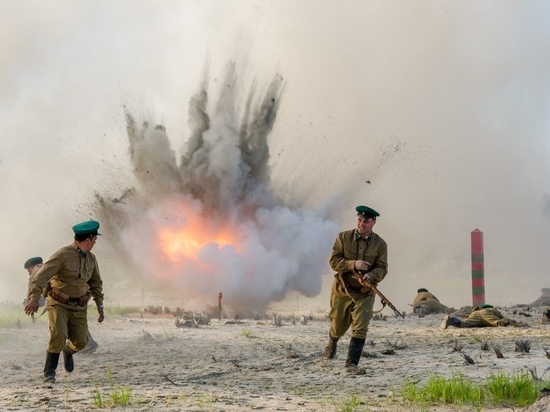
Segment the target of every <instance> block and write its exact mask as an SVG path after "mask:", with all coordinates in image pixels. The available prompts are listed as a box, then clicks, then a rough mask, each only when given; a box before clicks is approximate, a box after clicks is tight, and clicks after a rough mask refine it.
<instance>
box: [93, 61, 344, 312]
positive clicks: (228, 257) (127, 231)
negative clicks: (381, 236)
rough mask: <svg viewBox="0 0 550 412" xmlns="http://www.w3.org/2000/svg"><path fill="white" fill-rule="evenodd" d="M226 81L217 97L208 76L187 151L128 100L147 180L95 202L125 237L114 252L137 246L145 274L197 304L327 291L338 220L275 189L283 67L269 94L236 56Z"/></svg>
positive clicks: (192, 109) (252, 303) (133, 149)
mask: <svg viewBox="0 0 550 412" xmlns="http://www.w3.org/2000/svg"><path fill="white" fill-rule="evenodd" d="M223 84H224V85H227V87H223V88H222V89H221V90H220V96H219V98H218V99H217V101H215V102H214V104H213V105H212V104H209V98H210V95H209V92H208V78H207V76H206V75H205V78H204V79H203V81H202V82H201V85H200V89H199V91H198V92H197V93H196V94H195V95H194V96H193V97H192V98H191V99H190V104H189V129H190V135H189V137H188V139H187V141H186V143H185V145H184V149H183V151H182V153H181V154H178V153H176V152H175V151H174V150H173V149H172V146H171V142H170V139H169V138H168V135H167V134H166V128H165V127H164V126H163V125H155V124H154V123H152V122H150V121H149V120H148V119H138V118H137V117H136V116H135V115H134V114H133V113H131V112H130V111H129V109H127V108H126V131H127V135H128V143H129V149H128V153H129V158H130V162H131V166H132V168H131V170H132V172H133V174H134V178H135V181H136V183H135V185H133V187H134V188H135V189H126V190H125V191H124V192H123V193H122V195H121V196H119V197H116V198H115V199H113V198H112V196H111V197H108V198H107V199H108V200H106V199H105V197H104V196H102V195H101V194H100V193H98V194H96V203H95V209H96V210H97V214H98V215H99V216H98V218H99V220H101V222H102V226H105V227H106V229H105V230H106V231H107V230H108V232H109V233H113V234H118V235H119V238H118V239H114V240H113V239H112V238H114V236H113V237H109V239H105V241H106V242H109V241H114V242H117V245H116V247H113V248H112V250H116V251H117V252H118V251H119V250H120V251H121V253H120V254H122V253H124V254H126V256H127V261H130V262H132V264H133V266H134V267H135V268H136V271H137V272H142V273H138V275H140V276H142V277H145V278H146V279H150V280H151V282H152V283H153V284H155V285H159V286H160V285H162V286H164V287H166V288H168V289H169V290H172V291H173V290H178V291H182V292H181V293H183V294H185V296H186V297H189V299H192V300H193V303H194V304H195V308H197V309H198V307H199V306H201V304H202V305H204V306H207V305H208V302H209V301H210V300H211V299H212V296H216V295H217V293H218V292H220V291H223V295H224V300H225V303H226V306H227V307H231V309H232V310H236V311H237V312H238V313H240V314H242V315H243V316H244V315H245V314H252V313H253V311H258V312H262V313H265V310H266V308H267V307H268V305H269V304H270V303H271V302H274V301H281V300H283V299H284V298H285V297H286V295H287V294H288V293H289V292H292V291H296V292H298V293H301V294H303V295H305V296H307V297H313V296H316V295H318V294H319V293H320V292H321V289H322V275H323V274H324V272H325V271H326V254H327V251H330V249H331V246H332V240H333V239H334V237H335V236H336V235H337V233H338V225H337V224H336V223H335V222H333V221H331V220H330V219H328V218H326V217H324V216H320V215H318V214H316V213H314V212H312V211H310V210H307V209H304V208H299V207H294V206H292V207H291V206H287V205H286V204H285V203H284V202H283V200H281V199H282V198H284V197H285V196H280V194H279V193H275V192H274V189H273V188H272V186H273V185H272V184H271V181H270V180H271V171H270V164H269V160H270V151H269V145H268V139H267V138H268V136H269V135H270V133H271V131H272V129H273V126H274V124H275V120H276V118H277V112H278V109H279V105H280V104H281V98H280V97H281V94H282V91H283V86H284V82H283V78H282V76H280V75H279V74H277V75H275V76H274V77H273V79H272V80H271V82H269V83H268V84H267V85H266V86H265V87H264V90H263V91H262V92H261V93H258V89H259V87H258V85H257V84H256V83H253V85H252V87H251V88H249V91H248V93H247V94H245V95H240V93H242V91H243V90H247V88H246V87H242V85H241V84H240V83H239V82H238V76H237V73H236V69H235V65H234V64H233V63H231V64H229V65H228V68H227V73H226V79H225V81H224V82H223ZM258 94H259V96H258ZM242 100H244V103H243V102H242ZM104 222H105V223H104ZM120 254H119V255H120ZM226 297H227V298H226Z"/></svg>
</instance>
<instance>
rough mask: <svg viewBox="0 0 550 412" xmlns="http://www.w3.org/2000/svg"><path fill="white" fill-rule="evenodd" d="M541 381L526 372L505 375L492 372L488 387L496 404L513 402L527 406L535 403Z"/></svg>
mask: <svg viewBox="0 0 550 412" xmlns="http://www.w3.org/2000/svg"><path fill="white" fill-rule="evenodd" d="M541 384H542V385H544V383H543V382H542V381H541V382H535V380H534V379H533V378H532V377H531V376H530V375H528V374H526V373H516V374H515V375H504V374H502V373H498V374H492V375H490V376H489V379H488V382H487V389H488V390H489V393H490V394H491V397H492V403H493V404H494V405H501V404H513V405H517V406H525V405H530V404H532V403H534V402H535V401H536V400H537V398H538V396H539V392H540V389H542V388H541Z"/></svg>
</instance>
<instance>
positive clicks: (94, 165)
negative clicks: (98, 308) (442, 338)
mask: <svg viewBox="0 0 550 412" xmlns="http://www.w3.org/2000/svg"><path fill="white" fill-rule="evenodd" d="M52 5H53V7H52ZM549 7H550V6H548V5H547V4H546V3H545V2H539V1H524V2H521V5H519V4H518V3H517V2H513V1H504V2H503V1H498V2H497V1H484V2H470V3H467V4H463V3H460V4H459V3H456V4H455V3H451V2H432V1H420V2H410V3H403V2H397V1H392V0H390V1H385V2H383V3H382V2H363V1H350V2H346V4H345V6H343V5H340V4H335V3H334V2H332V1H319V0H315V1H313V0H311V1H308V0H306V1H300V2H298V3H297V2H294V1H285V0H283V1H277V2H265V1H262V2H254V1H253V2H246V3H244V2H237V1H232V2H229V1H228V2H223V4H221V3H220V2H216V1H209V0H202V1H192V0H188V1H178V2H173V1H170V0H162V1H156V2H149V3H148V2H141V3H140V2H135V1H129V0H128V1H127V0H121V1H117V2H112V1H101V0H100V1H94V2H87V1H80V2H72V1H68V0H55V1H54V2H53V3H52V2H48V3H47V4H46V3H44V2H40V1H33V0H30V1H26V2H3V3H2V4H1V5H0V34H1V36H0V38H1V39H2V40H0V55H1V56H2V57H3V59H4V60H3V64H2V65H0V96H1V98H0V125H1V128H2V133H1V134H2V137H1V139H0V199H1V200H0V212H1V213H2V219H1V220H0V245H1V246H2V250H3V251H4V255H5V256H4V258H3V259H2V260H1V263H0V300H16V301H19V300H20V299H21V300H22V298H23V296H24V294H25V288H26V282H27V277H26V272H25V271H24V270H23V268H22V265H23V262H24V261H25V260H26V259H27V258H29V257H31V256H36V255H41V256H43V257H47V256H49V255H50V254H51V253H52V252H53V251H54V250H55V249H57V248H58V247H60V246H63V245H64V244H67V243H69V242H70V241H71V239H72V232H71V229H70V228H71V227H72V225H73V224H74V223H76V222H79V221H82V220H86V219H89V218H96V219H98V220H100V221H101V224H102V229H104V230H103V232H104V236H103V237H102V238H101V239H100V241H99V242H98V243H97V245H96V246H95V249H94V251H95V252H96V254H97V256H98V259H99V261H100V265H101V268H102V272H103V276H104V278H105V289H106V290H105V292H106V296H107V299H108V300H107V302H108V303H109V302H111V303H123V304H131V303H136V304H137V302H140V303H144V304H147V303H149V302H152V301H153V300H154V303H156V304H159V303H160V302H166V303H168V304H169V305H170V306H174V305H175V304H178V305H181V304H183V305H186V304H188V303H190V299H191V298H190V297H189V295H192V297H193V298H195V297H196V298H198V297H199V295H201V294H202V293H204V292H205V288H206V286H205V284H206V283H208V285H210V286H211V289H212V293H210V296H212V297H211V298H210V300H211V303H212V304H213V303H214V302H215V299H216V294H217V292H218V291H222V292H224V300H225V299H226V298H227V299H229V296H230V295H234V296H235V298H234V299H235V300H238V299H244V297H243V296H244V295H242V293H246V291H244V285H245V284H247V285H249V287H250V289H249V290H251V291H254V293H253V294H257V295H258V299H259V300H261V301H262V302H267V301H269V300H274V301H277V300H278V299H281V298H283V296H285V293H286V297H287V299H286V300H285V301H284V302H283V303H285V304H287V305H293V306H294V305H295V301H294V299H295V298H296V296H300V297H301V296H302V295H307V296H311V297H310V298H307V299H306V298H305V297H304V298H303V299H302V301H301V302H300V305H301V307H302V306H303V305H305V304H306V302H307V304H311V305H312V306H313V305H315V307H316V308H328V295H329V285H330V282H331V270H330V268H329V267H328V263H327V262H328V258H329V254H330V247H331V245H332V242H333V240H334V233H335V232H336V231H337V230H344V229H349V228H352V227H353V226H354V225H355V215H354V213H353V212H354V208H355V206H356V205H358V204H367V205H369V206H371V207H373V208H374V209H376V210H378V211H379V212H380V213H381V216H380V218H379V219H378V222H377V224H376V226H375V231H377V232H378V233H379V234H380V235H381V236H382V237H383V238H384V239H385V240H386V241H387V243H388V248H389V274H388V276H387V278H386V279H385V280H384V282H383V283H382V284H381V285H380V288H381V290H382V291H383V292H384V294H385V295H386V296H388V297H389V298H390V299H391V300H392V301H393V303H395V304H396V305H397V306H398V308H400V309H402V310H403V309H407V308H409V306H408V305H409V304H410V303H412V299H413V298H414V296H415V294H416V290H417V289H418V288H420V287H425V288H428V289H429V290H430V291H432V292H433V293H434V294H435V295H436V296H438V298H439V299H441V301H442V302H443V303H445V304H446V305H448V306H455V307H460V306H462V305H467V304H470V303H471V260H470V233H471V231H472V230H474V229H476V228H477V229H480V230H481V231H482V232H483V234H484V241H485V245H484V246H485V285H486V300H487V302H488V303H492V304H495V305H504V304H510V303H528V302H532V301H534V300H535V299H536V298H537V297H538V296H540V290H541V289H542V288H544V287H548V286H549V285H548V283H547V282H548V281H547V278H548V275H547V272H548V268H549V267H550V255H549V254H548V253H547V251H546V247H547V246H546V245H548V244H549V242H550V213H549V211H548V210H549V200H548V198H549V196H550V187H549V179H550V162H549V159H550V144H549V140H548V134H549V127H548V120H547V119H548V112H549V105H548V101H549V99H548V96H550V80H549V79H548V75H547V73H548V72H549V71H550V59H549V58H548V50H550V33H549V31H548V28H547V24H546V21H545V16H547V15H548V12H549ZM60 10H62V12H60ZM281 21H284V22H285V24H280V22H281ZM204 62H207V64H206V66H207V68H206V69H205V67H204V66H205V64H204ZM228 62H235V63H234V66H233V63H229V64H228ZM279 74H280V75H279ZM282 78H284V81H283V80H282ZM227 84H234V85H236V86H235V87H233V88H228V87H225V86H226V85H227ZM271 98H274V99H275V100H274V101H273V102H272V101H271ZM262 110H266V112H262ZM266 127H267V128H266ZM182 205H185V206H182ZM199 217H200V218H201V220H200V221H201V222H205V223H204V224H205V225H207V227H206V228H207V229H208V230H210V231H215V232H216V233H218V232H220V233H222V234H223V235H226V231H224V230H225V229H226V226H224V225H228V226H227V227H229V226H231V229H233V230H230V231H229V232H228V233H230V234H232V235H234V236H238V239H237V240H238V241H239V243H235V244H234V245H236V244H238V245H239V249H238V250H237V249H232V248H231V246H230V245H232V244H233V243H231V242H229V241H227V242H226V241H224V238H223V236H222V237H220V238H219V239H217V240H216V242H213V243H212V244H210V245H208V246H204V247H203V249H201V252H200V253H199V255H198V258H197V261H198V262H199V263H200V264H201V265H202V264H206V265H214V266H216V267H217V268H220V269H219V270H218V269H216V270H214V271H211V270H210V269H211V268H210V267H209V266H208V270H207V272H208V273H213V278H207V277H205V276H193V275H192V274H193V273H204V272H202V270H203V269H204V267H202V266H201V267H196V266H197V265H199V263H197V262H195V263H193V265H191V264H189V262H187V266H186V264H185V263H182V261H181V259H180V260H178V259H177V258H176V257H177V256H178V255H177V254H175V253H172V254H169V255H168V256H165V258H166V259H165V261H161V262H160V264H157V263H155V265H153V262H157V261H158V258H159V255H158V253H157V252H158V249H157V248H155V247H153V246H152V245H153V243H152V239H153V238H154V236H157V237H158V231H154V230H153V228H158V227H159V226H160V227H161V228H162V229H163V230H165V231H163V232H161V233H162V234H163V235H164V236H166V237H165V238H162V239H170V238H173V237H174V236H175V234H176V232H177V230H181V229H185V228H186V227H187V225H189V223H190V222H195V221H197V220H198V218H199ZM204 217H206V219H204ZM163 219H164V220H163ZM162 224H164V226H162ZM208 225H212V226H210V227H208ZM333 225H336V226H337V228H336V230H335V227H334V226H333ZM268 231H270V232H271V233H276V235H275V236H267V235H266V233H268ZM169 235H170V236H172V237H170V236H169ZM301 236H304V237H303V238H302V237H301ZM154 239H155V240H159V239H158V238H154ZM312 239H313V240H312ZM229 240H234V239H229ZM150 242H151V243H150ZM169 245H170V243H168V246H169ZM307 246H310V247H312V249H315V250H313V251H310V250H307V249H304V248H305V247H307ZM323 249H324V250H323ZM168 250H169V251H170V249H168ZM172 252H173V251H172ZM298 255H299V256H298ZM256 258H257V259H256ZM178 268H179V269H178ZM252 273H253V274H255V275H256V274H258V273H260V274H262V275H261V276H255V275H254V276H252ZM314 273H315V275H313V274H314ZM320 273H322V276H321V275H320ZM235 274H240V276H241V278H239V277H237V275H235ZM308 274H311V277H308ZM171 275H179V276H173V277H172V276H171ZM320 278H321V281H320V280H319V279H320ZM172 279H178V282H179V283H178V284H174V283H173V281H172ZM191 279H192V280H191ZM302 283H304V284H305V283H307V284H308V285H309V286H311V285H314V286H312V288H311V289H309V288H308V287H306V286H304V284H302ZM165 285H170V286H168V287H167V286H165ZM167 288H168V290H167ZM222 289H224V290H222ZM230 291H231V292H230ZM289 291H296V292H291V293H290V294H289ZM315 294H317V295H315ZM314 295H315V296H314ZM173 296H176V298H174V297H173ZM19 297H20V298H19ZM153 298H154V299H153ZM169 299H171V300H169ZM247 299H248V297H247ZM289 299H292V300H291V301H289ZM258 305H260V304H259V303H257V302H252V303H251V307H252V306H258Z"/></svg>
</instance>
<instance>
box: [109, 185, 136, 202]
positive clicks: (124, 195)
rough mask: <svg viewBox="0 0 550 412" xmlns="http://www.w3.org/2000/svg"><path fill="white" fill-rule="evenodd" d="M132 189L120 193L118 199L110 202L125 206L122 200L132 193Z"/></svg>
mask: <svg viewBox="0 0 550 412" xmlns="http://www.w3.org/2000/svg"><path fill="white" fill-rule="evenodd" d="M134 190H135V189H134V188H131V189H126V190H125V191H124V192H122V195H121V196H120V197H117V198H115V199H113V200H112V202H113V203H122V204H125V203H124V202H123V200H124V199H125V198H126V197H127V196H128V195H129V194H131V193H133V192H134Z"/></svg>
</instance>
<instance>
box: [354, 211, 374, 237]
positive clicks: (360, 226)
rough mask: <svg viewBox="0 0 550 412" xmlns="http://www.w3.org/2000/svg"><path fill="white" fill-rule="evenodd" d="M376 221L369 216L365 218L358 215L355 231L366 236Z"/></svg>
mask: <svg viewBox="0 0 550 412" xmlns="http://www.w3.org/2000/svg"><path fill="white" fill-rule="evenodd" d="M375 223H376V219H374V218H372V217H369V218H368V219H365V218H364V217H361V216H358V217H357V232H358V233H359V234H360V235H361V236H368V235H370V234H371V232H372V227H373V226H374V224H375Z"/></svg>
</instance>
